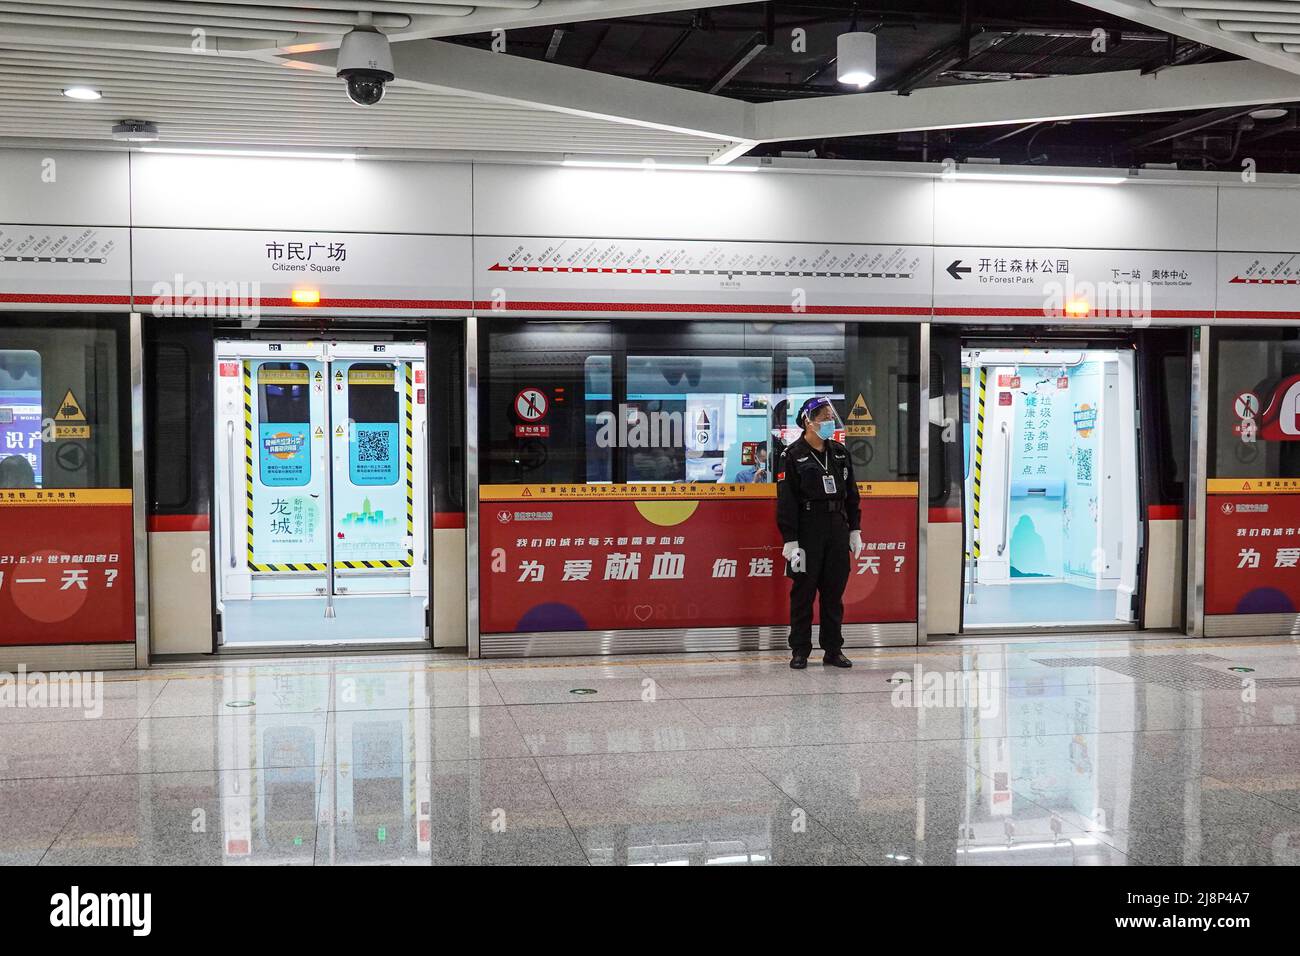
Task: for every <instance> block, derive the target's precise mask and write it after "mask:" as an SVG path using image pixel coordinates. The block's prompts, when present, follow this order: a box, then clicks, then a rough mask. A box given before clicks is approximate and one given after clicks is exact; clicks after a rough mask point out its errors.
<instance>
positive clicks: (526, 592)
mask: <svg viewBox="0 0 1300 956" xmlns="http://www.w3.org/2000/svg"><path fill="white" fill-rule="evenodd" d="M860 487H862V489H863V494H864V496H863V498H862V537H863V540H864V542H865V543H866V548H865V549H864V550H863V551H862V553H861V555H860V556H859V557H858V558H857V559H855V560H853V561H852V562H851V569H850V574H849V583H848V586H847V588H846V590H845V595H844V603H845V615H844V620H845V623H884V622H896V621H914V620H916V543H917V536H916V524H917V515H916V485H915V484H912V483H907V482H895V483H888V482H882V483H863V484H861V485H860ZM701 489H704V490H701ZM480 496H481V502H482V503H481V506H480V514H481V516H482V518H481V530H480V535H481V539H480V541H481V544H480V561H481V567H480V582H481V586H482V602H481V624H480V627H481V629H482V631H483V632H484V633H514V632H524V631H580V630H605V629H626V628H683V627H745V626H781V625H786V624H788V623H789V592H790V579H789V578H787V577H786V576H785V564H784V562H783V561H782V559H781V536H780V534H779V533H778V531H777V529H776V501H775V486H773V485H765V486H764V485H753V484H749V485H745V484H731V485H728V484H708V485H699V484H694V485H692V484H665V485H485V486H484V487H483V488H482V489H481V490H480Z"/></svg>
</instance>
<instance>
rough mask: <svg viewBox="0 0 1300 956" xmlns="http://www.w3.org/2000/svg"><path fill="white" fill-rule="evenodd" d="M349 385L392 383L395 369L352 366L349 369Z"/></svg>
mask: <svg viewBox="0 0 1300 956" xmlns="http://www.w3.org/2000/svg"><path fill="white" fill-rule="evenodd" d="M348 384H349V385H390V386H391V385H392V384H393V370H392V369H391V368H350V369H348Z"/></svg>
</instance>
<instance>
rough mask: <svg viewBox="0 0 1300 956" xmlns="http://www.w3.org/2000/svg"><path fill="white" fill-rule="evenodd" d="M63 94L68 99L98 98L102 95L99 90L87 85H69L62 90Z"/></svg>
mask: <svg viewBox="0 0 1300 956" xmlns="http://www.w3.org/2000/svg"><path fill="white" fill-rule="evenodd" d="M63 95H64V96H66V97H67V98H68V99H70V100H98V99H102V98H103V96H104V94H103V93H101V92H99V90H96V89H91V88H90V87H89V86H69V87H68V88H67V89H66V90H64V91H63Z"/></svg>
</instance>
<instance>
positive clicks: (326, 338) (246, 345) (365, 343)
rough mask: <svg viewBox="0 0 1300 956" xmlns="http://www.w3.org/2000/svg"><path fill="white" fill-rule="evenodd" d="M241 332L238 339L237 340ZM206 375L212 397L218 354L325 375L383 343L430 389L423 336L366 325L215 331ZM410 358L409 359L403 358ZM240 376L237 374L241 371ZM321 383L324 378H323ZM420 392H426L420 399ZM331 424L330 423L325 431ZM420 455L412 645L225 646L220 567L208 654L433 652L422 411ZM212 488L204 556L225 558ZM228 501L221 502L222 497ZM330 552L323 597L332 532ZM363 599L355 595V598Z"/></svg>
mask: <svg viewBox="0 0 1300 956" xmlns="http://www.w3.org/2000/svg"><path fill="white" fill-rule="evenodd" d="M241 332H242V333H243V334H241ZM212 343H213V347H212V354H211V358H212V369H213V373H214V374H213V382H212V389H213V392H214V395H215V392H216V390H217V388H218V387H219V382H220V380H219V377H218V376H217V374H216V372H217V371H218V366H219V362H220V361H221V356H222V354H223V348H224V349H225V351H226V352H232V351H233V352H236V353H237V358H238V360H239V361H241V363H242V362H243V361H245V360H246V359H248V358H253V359H255V360H256V359H262V358H275V357H283V358H284V359H285V360H286V361H293V360H302V361H319V362H321V363H322V364H323V365H324V366H325V369H326V370H328V367H329V365H330V364H331V363H332V362H333V361H334V360H336V359H337V360H339V361H357V360H362V359H367V358H373V356H374V354H375V353H374V352H373V350H372V351H369V352H367V351H365V350H366V348H367V347H372V348H373V346H375V345H385V346H390V347H393V348H395V349H396V350H397V351H396V352H395V353H394V357H395V358H396V359H397V360H400V361H409V362H422V363H423V364H424V368H425V374H426V379H425V383H424V387H425V388H426V389H429V391H431V388H430V386H429V384H428V378H427V374H428V367H429V366H428V358H429V356H428V349H429V343H428V337H427V335H426V334H424V333H423V331H422V330H420V331H417V330H413V329H392V328H387V327H380V328H375V329H373V330H372V329H369V328H365V327H347V326H344V327H341V328H337V329H316V330H312V331H307V330H298V329H276V330H275V331H274V332H271V333H268V332H266V331H260V332H253V333H252V334H250V332H245V331H243V330H241V329H237V328H224V329H223V328H217V329H215V330H214V334H213V337H212ZM408 353H409V354H408ZM234 360H235V357H230V358H227V361H234ZM241 375H242V370H241ZM327 380H328V376H327ZM426 394H427V393H426ZM324 404H325V415H326V421H327V422H330V418H331V414H332V404H333V395H332V393H331V392H328V391H327V393H326V397H325V401H324ZM212 414H213V420H214V430H213V456H212V460H213V477H214V479H215V478H216V473H217V471H218V469H219V468H220V466H221V462H220V455H219V454H217V451H218V448H217V446H218V443H219V442H220V441H221V435H220V434H219V431H220V430H219V427H216V426H219V424H220V418H221V411H220V408H219V405H218V402H217V401H215V400H214V402H213V410H212ZM332 424H333V423H332V422H330V425H331V426H332ZM327 439H328V440H329V441H330V442H331V443H332V441H333V438H332V436H329V435H327ZM416 445H417V448H418V451H416V452H415V453H416V454H419V455H420V457H421V458H422V460H423V463H424V469H423V482H422V484H423V489H422V490H419V489H417V491H416V499H417V507H416V508H415V515H414V516H413V517H414V520H416V521H421V520H422V521H423V522H424V533H423V541H424V556H423V558H421V557H419V556H414V558H413V561H422V562H423V564H424V566H425V602H426V607H425V613H424V626H423V636H422V637H419V638H414V639H396V640H393V641H383V642H380V641H366V642H356V641H347V640H337V641H333V640H332V641H310V642H301V643H296V644H293V643H284V642H281V643H274V644H272V643H261V642H259V643H248V644H242V643H241V644H228V643H225V642H224V640H223V637H224V622H222V620H221V615H220V612H219V610H218V608H217V600H218V594H219V592H220V590H221V588H220V582H219V581H218V577H219V576H220V573H221V569H220V568H219V567H216V566H214V572H215V573H214V574H213V578H212V581H213V586H212V616H213V635H212V642H213V647H212V650H213V653H215V654H223V655H258V654H282V653H286V652H293V651H309V652H326V653H331V652H338V653H353V652H358V651H366V652H370V651H389V650H401V651H408V652H409V651H411V650H414V649H431V648H432V647H433V619H434V618H433V601H434V593H435V591H434V575H433V571H434V562H433V541H432V534H433V527H432V525H433V518H434V506H433V497H432V496H433V479H432V471H431V468H432V458H431V448H430V446H429V442H428V418H427V405H426V418H425V422H424V429H423V433H422V434H421V435H420V436H419V438H418V439H417V441H416ZM333 467H334V463H333V449H332V448H331V449H330V450H329V452H328V453H327V455H326V466H325V470H326V473H327V478H326V480H327V482H328V484H329V486H330V488H331V495H330V501H329V504H328V513H329V515H330V522H331V526H332V524H333V521H334V513H333V512H334V505H333V495H332V485H333ZM218 491H219V489H218V483H217V481H216V480H214V481H213V483H212V492H211V500H210V502H209V508H210V514H212V515H213V518H214V520H213V522H212V531H211V535H212V550H211V552H210V553H212V554H215V555H217V560H218V561H222V560H224V554H219V553H218V543H219V541H220V543H221V545H223V546H226V547H228V545H229V542H228V541H224V540H221V539H220V538H219V535H220V534H221V524H222V521H223V519H222V518H221V517H220V514H221V512H224V511H225V510H226V509H227V508H229V507H230V504H229V502H226V503H224V504H222V503H221V502H220V497H221V496H220V495H219V493H218ZM227 497H228V496H227ZM329 540H330V544H331V547H330V549H329V551H330V553H329V555H328V557H327V571H326V581H327V589H328V591H330V592H333V591H334V590H335V584H334V578H335V573H336V568H334V567H333V565H334V564H335V561H334V558H333V554H332V550H333V549H332V543H333V542H332V531H331V536H330V538H329ZM358 596H362V595H358Z"/></svg>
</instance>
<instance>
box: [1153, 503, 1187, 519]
mask: <svg viewBox="0 0 1300 956" xmlns="http://www.w3.org/2000/svg"><path fill="white" fill-rule="evenodd" d="M1147 520H1148V521H1182V520H1183V506H1182V505H1147Z"/></svg>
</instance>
